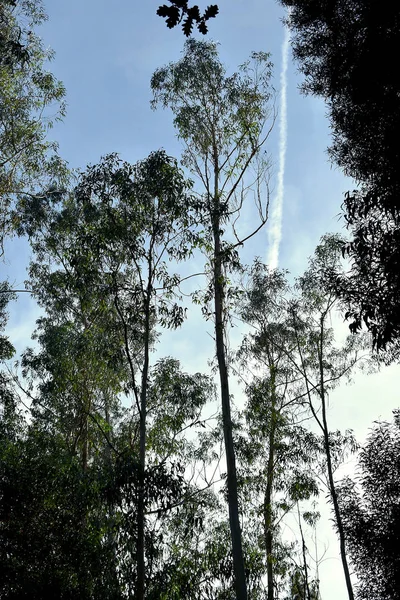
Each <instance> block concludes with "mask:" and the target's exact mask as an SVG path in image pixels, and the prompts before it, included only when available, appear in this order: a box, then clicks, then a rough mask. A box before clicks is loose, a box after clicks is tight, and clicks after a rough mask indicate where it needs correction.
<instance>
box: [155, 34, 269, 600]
mask: <svg viewBox="0 0 400 600" xmlns="http://www.w3.org/2000/svg"><path fill="white" fill-rule="evenodd" d="M270 76H271V63H270V61H269V56H268V55H267V54H265V53H262V52H259V53H253V54H252V56H251V60H249V61H248V62H246V63H244V65H242V66H241V67H240V70H239V71H238V72H237V73H234V74H232V75H230V76H229V75H227V73H226V70H225V68H224V66H223V64H222V63H221V61H220V60H219V57H218V50H217V45H216V44H215V43H213V42H200V41H196V40H194V39H190V40H188V41H187V42H186V44H185V49H184V53H183V57H182V58H181V59H180V60H179V61H178V62H176V63H171V64H169V65H167V66H165V67H162V68H160V69H158V70H157V71H156V72H155V73H154V74H153V77H152V80H151V87H152V90H153V94H154V97H153V107H156V106H157V105H162V106H163V107H165V108H166V107H169V108H171V110H172V112H173V114H174V124H175V127H176V129H177V132H178V136H179V137H180V139H181V140H182V141H183V144H184V152H183V160H182V162H183V165H184V166H185V167H186V168H188V169H189V170H190V172H191V173H193V174H194V175H195V176H196V177H197V179H198V183H199V192H198V194H197V202H196V203H195V206H196V208H197V218H198V222H199V227H201V228H202V230H203V232H204V233H203V240H202V242H201V248H202V250H203V251H204V253H205V254H206V256H207V261H208V262H207V271H208V273H209V284H208V287H207V290H206V292H205V293H204V294H203V297H202V298H203V301H204V303H205V304H204V307H203V312H204V313H205V315H206V316H207V317H208V318H212V319H213V320H214V332H215V343H216V355H217V361H218V370H219V377H220V386H221V407H222V422H223V431H224V440H225V454H226V463H227V487H228V505H229V521H230V531H231V539H232V550H233V565H234V572H235V581H236V595H237V598H238V599H239V600H242V599H244V598H246V597H247V591H246V576H245V565H244V560H243V550H242V541H241V531H240V520H239V505H238V491H237V476H236V461H235V451H234V444H233V436H232V417H231V399H230V391H229V375H228V361H227V350H226V342H227V340H226V335H227V319H228V316H229V302H230V296H231V294H232V292H233V288H232V286H230V284H229V280H228V276H229V273H230V272H232V271H234V270H235V269H237V268H240V261H239V255H238V251H237V249H238V247H241V246H242V245H243V244H244V242H245V241H246V239H248V238H249V237H251V235H253V234H254V233H255V231H252V232H251V233H249V234H247V235H243V237H240V236H239V235H238V233H237V229H236V228H235V224H236V223H237V220H238V219H239V216H240V212H241V210H242V209H243V208H244V205H245V204H246V205H247V202H245V200H246V197H247V194H246V192H247V191H249V189H250V188H251V189H252V192H253V193H254V197H255V199H256V206H257V209H258V212H259V216H260V222H259V224H258V226H256V230H259V229H261V227H262V226H263V225H264V223H265V222H266V219H267V206H266V204H267V203H268V197H267V191H266V188H265V187H264V188H263V185H264V184H265V183H266V179H267V176H268V164H267V162H266V161H265V158H264V154H263V152H262V147H263V145H264V143H265V142H266V140H267V138H268V135H269V132H270V130H271V127H272V124H273V115H271V106H270V104H271V96H272V88H271V86H270ZM267 124H268V125H267ZM252 170H253V172H252ZM263 194H265V197H264V196H263ZM247 210H248V207H247ZM226 229H228V230H229V235H225V230H226ZM211 302H212V303H213V308H212V309H211V308H210V307H209V304H210V303H211Z"/></svg>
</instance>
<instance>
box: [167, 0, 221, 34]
mask: <svg viewBox="0 0 400 600" xmlns="http://www.w3.org/2000/svg"><path fill="white" fill-rule="evenodd" d="M169 2H170V5H169V6H168V5H167V4H163V5H162V6H159V7H158V10H157V14H158V15H159V16H160V17H164V18H165V20H166V23H167V27H169V28H170V29H172V28H173V27H176V25H178V24H180V23H182V29H183V33H184V34H185V36H186V37H189V36H190V35H191V33H192V30H193V25H194V24H196V26H197V29H198V30H199V31H200V33H202V34H203V35H205V34H206V33H207V31H208V28H207V25H206V22H207V21H208V20H209V19H211V18H213V17H215V16H216V15H217V14H218V6H217V5H216V4H211V5H210V6H207V8H206V10H205V11H204V13H203V14H201V13H200V9H199V7H198V6H197V4H195V5H193V6H188V0H169Z"/></svg>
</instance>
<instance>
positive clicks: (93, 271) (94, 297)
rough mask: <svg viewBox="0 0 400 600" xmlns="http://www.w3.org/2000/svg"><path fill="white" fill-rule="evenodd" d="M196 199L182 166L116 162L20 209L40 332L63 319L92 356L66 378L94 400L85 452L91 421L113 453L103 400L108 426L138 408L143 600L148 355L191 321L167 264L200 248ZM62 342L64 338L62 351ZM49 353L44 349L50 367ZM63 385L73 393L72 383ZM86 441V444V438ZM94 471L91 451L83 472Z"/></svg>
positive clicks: (134, 437)
mask: <svg viewBox="0 0 400 600" xmlns="http://www.w3.org/2000/svg"><path fill="white" fill-rule="evenodd" d="M188 192H189V185H188V183H187V182H186V180H185V179H184V177H183V176H182V174H181V172H180V171H179V169H178V168H177V166H176V163H175V161H174V160H173V159H171V158H170V157H168V156H166V154H165V153H164V152H162V151H158V152H154V153H152V154H151V155H150V156H149V157H148V158H147V159H145V160H144V161H141V162H139V163H137V164H136V165H130V164H128V163H126V162H123V161H121V160H119V158H118V157H117V156H116V155H109V156H107V157H105V158H104V159H103V160H102V161H101V162H100V163H99V164H98V165H95V166H93V167H90V168H88V169H87V171H86V173H84V174H83V175H82V176H81V178H80V180H79V182H78V185H77V186H76V188H75V189H74V190H73V191H72V193H70V194H66V196H65V198H64V199H63V201H62V203H61V205H58V204H54V197H53V196H52V195H51V194H50V195H48V196H47V197H46V196H44V197H43V198H42V197H34V198H32V199H28V198H25V199H24V201H23V202H21V203H20V207H19V208H20V210H23V211H24V213H23V219H24V221H23V229H24V231H26V232H27V233H28V235H30V238H31V243H32V245H33V248H34V250H35V252H36V256H37V262H36V263H34V264H32V266H31V287H32V289H33V291H34V293H35V294H36V295H37V297H38V300H39V303H40V304H42V306H44V307H45V308H46V311H47V313H48V317H46V318H45V320H44V321H42V322H41V326H42V328H43V327H44V329H45V330H46V332H47V333H48V332H49V331H51V329H52V327H53V323H52V322H51V320H52V319H55V321H57V319H58V320H59V322H60V326H61V329H62V330H63V331H65V329H66V330H67V335H68V334H69V331H70V330H71V329H72V330H74V331H75V333H76V336H77V337H76V339H77V344H78V348H80V349H82V348H83V349H84V351H83V353H82V354H81V360H80V361H79V362H78V360H77V354H76V353H75V354H73V356H72V359H71V360H69V362H68V365H67V369H68V370H69V374H70V385H72V388H71V389H72V393H73V395H75V397H76V392H77V388H78V395H79V394H82V393H83V392H85V390H86V392H87V394H86V396H85V400H84V401H81V406H82V411H80V419H81V421H82V424H83V425H82V426H83V432H84V434H83V439H84V440H86V441H85V448H86V446H87V439H88V437H87V428H88V423H89V421H92V422H93V423H92V428H93V427H94V428H96V427H97V428H98V429H99V430H100V432H101V433H102V434H103V436H104V437H105V438H106V441H107V444H108V447H112V444H111V440H110V438H109V436H107V435H106V432H107V431H108V430H109V429H110V423H107V422H105V427H102V426H101V425H102V423H101V420H100V419H99V415H98V410H97V409H96V407H95V405H94V404H93V402H95V401H96V400H97V402H98V401H99V399H101V398H102V399H103V403H104V413H103V420H104V419H105V421H107V410H109V409H108V405H109V402H110V398H112V397H114V398H115V397H116V396H118V395H120V394H121V392H124V391H125V392H128V393H130V394H132V396H133V399H134V407H133V408H132V427H131V433H130V441H129V444H130V445H131V446H132V447H134V448H135V449H136V448H138V460H137V466H138V481H137V484H138V493H137V498H136V504H137V506H136V508H137V510H136V523H137V536H136V563H137V576H136V589H135V597H136V598H142V597H143V596H144V589H145V495H146V489H145V488H146V477H147V475H148V473H146V433H147V416H148V406H147V405H148V393H149V382H150V367H151V365H150V351H151V349H152V347H153V346H154V344H155V341H156V339H157V336H158V333H157V331H156V328H157V326H159V325H161V326H164V327H171V328H175V327H178V326H179V325H180V323H181V322H182V321H183V319H184V316H185V315H184V310H183V308H182V307H181V306H180V304H179V301H178V299H177V298H176V294H175V290H176V287H177V285H178V283H179V276H178V275H174V274H171V273H170V271H169V268H168V265H167V262H168V261H170V260H173V259H174V260H177V261H179V260H182V259H184V258H185V257H187V256H188V255H189V254H190V252H191V250H192V244H193V243H194V242H195V239H196V235H195V234H194V233H193V232H192V231H191V224H192V223H191V211H190V206H189V193H188ZM40 339H41V341H44V338H43V336H42V337H41V338H40ZM60 342H62V332H61V336H60V331H58V332H57V336H56V344H58V345H60ZM48 351H49V345H48V343H47V342H46V348H45V349H44V352H43V355H44V356H43V358H44V359H45V360H46V359H47V357H48ZM60 359H61V360H60ZM35 360H36V359H35V358H34V357H31V356H30V355H26V356H25V365H28V364H29V365H30V367H32V366H33V367H34V368H36V366H35ZM66 360H67V361H68V356H64V357H62V356H60V355H59V356H58V359H57V360H56V361H55V362H54V365H53V367H54V368H55V369H56V370H57V369H58V370H59V369H60V368H61V367H62V366H63V364H64V363H65V361H66ZM46 368H47V367H46ZM76 369H78V371H79V374H78V380H76V376H75V370H76ZM37 372H38V369H37V368H36V373H37ZM82 377H83V378H84V380H85V381H87V378H88V377H89V382H88V384H87V385H84V386H83V385H82V381H80V379H81V378H82ZM60 379H61V381H62V384H63V385H65V381H66V378H65V374H64V373H61V375H60ZM52 381H54V375H53V379H52ZM77 381H80V383H79V384H78V385H77ZM86 392H85V393H86ZM98 392H100V394H99V393H98ZM56 397H57V398H59V394H57V395H56ZM64 406H65V404H64ZM117 406H118V403H117ZM67 413H68V414H70V411H68V406H67ZM137 419H138V421H137ZM78 436H79V438H81V437H82V435H81V432H80V430H79V431H78ZM87 461H88V458H87V451H86V450H84V455H83V462H84V464H85V465H87Z"/></svg>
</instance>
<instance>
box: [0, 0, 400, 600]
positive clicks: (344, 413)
mask: <svg viewBox="0 0 400 600" xmlns="http://www.w3.org/2000/svg"><path fill="white" fill-rule="evenodd" d="M158 4H159V2H157V0H142V1H140V2H139V1H138V0H114V2H110V0H107V1H106V0H84V1H82V0H69V1H68V2H62V1H60V0H58V1H57V0H51V1H50V0H46V1H45V6H46V9H47V12H48V15H49V20H48V21H47V23H45V25H44V26H42V28H41V36H42V38H43V40H44V43H45V45H46V46H47V45H48V46H51V47H52V48H53V49H54V50H55V52H56V56H55V59H54V61H53V63H52V65H51V67H50V68H51V71H52V72H53V73H54V74H55V75H56V76H57V77H58V78H59V79H61V80H62V81H63V82H64V84H65V86H66V89H67V117H66V118H65V120H64V122H63V123H60V124H56V126H55V127H54V128H53V130H52V131H51V137H52V138H53V139H56V140H57V141H58V142H59V145H60V154H61V156H62V157H63V158H65V159H66V160H67V161H68V162H69V164H70V166H71V167H73V168H76V169H79V170H83V169H84V168H85V166H86V165H87V164H95V163H96V162H97V161H98V160H99V158H100V157H101V156H102V155H104V154H107V153H109V152H118V153H119V154H120V155H121V157H122V158H123V159H124V160H128V161H131V162H136V161H137V160H139V159H142V158H145V157H146V156H147V155H148V154H149V152H151V151H152V150H157V149H159V148H164V149H165V150H166V151H167V153H168V154H170V155H172V156H176V157H177V158H179V156H180V153H181V145H180V142H179V141H178V140H177V139H176V136H175V132H174V129H173V125H172V116H171V114H170V113H169V112H168V111H162V110H158V111H156V112H154V111H152V110H151V108H150V99H151V92H150V77H151V75H152V73H153V72H154V70H155V69H157V68H158V67H160V66H163V65H164V64H165V63H167V62H171V61H176V60H177V59H179V56H180V53H181V51H182V48H183V43H184V36H183V34H182V32H181V31H180V30H179V29H174V30H169V29H167V27H166V26H165V23H164V21H163V19H161V18H159V17H158V16H156V9H157V6H158ZM203 4H204V3H203ZM200 5H201V6H202V4H201V2H200ZM219 7H220V14H219V15H218V16H217V18H216V19H213V20H211V21H209V35H208V36H207V37H208V38H209V39H213V40H215V41H218V42H219V43H220V56H221V59H222V61H223V62H224V63H225V64H226V66H227V68H228V71H229V70H231V71H233V70H235V69H236V67H237V66H238V65H239V64H241V63H243V62H244V61H245V60H246V58H247V57H248V56H249V55H250V53H251V51H253V50H255V51H265V52H270V53H271V59H272V62H273V63H274V79H273V85H274V87H275V89H276V106H277V108H278V118H277V122H276V125H275V128H274V131H273V133H272V135H271V138H270V140H269V141H268V146H267V150H268V153H269V154H270V156H271V162H272V180H271V189H272V192H271V207H270V215H271V218H270V223H269V228H268V229H267V230H264V231H262V232H261V233H260V234H258V236H257V239H256V240H255V241H254V243H253V245H250V248H249V250H248V251H247V255H246V260H248V261H250V260H251V259H252V255H254V254H257V255H258V256H261V257H262V258H264V260H268V262H269V263H270V264H271V265H273V266H279V267H282V268H285V269H288V270H289V271H290V272H291V273H292V274H293V275H298V274H300V273H301V272H302V270H304V268H305V267H306V265H307V258H308V257H309V256H310V255H311V254H312V253H313V250H314V248H315V246H316V244H317V243H318V241H319V238H320V237H321V236H322V235H323V234H325V233H327V232H334V231H343V221H342V220H340V219H339V218H338V214H339V211H340V204H341V202H342V199H343V194H344V192H345V191H347V190H348V189H352V186H353V184H352V182H351V181H349V180H346V179H345V178H344V177H343V175H342V174H341V172H340V171H339V170H338V169H336V168H334V167H332V166H331V165H330V164H329V161H328V157H327V154H326V149H327V147H328V145H329V139H330V138H329V136H330V132H329V122H328V119H327V118H326V108H325V106H324V103H323V102H322V101H321V100H318V99H315V98H311V97H305V96H303V95H301V94H300V92H299V84H300V83H301V75H300V74H299V73H298V72H297V67H296V65H295V64H294V63H293V60H292V57H291V52H290V43H289V36H288V32H286V31H285V29H284V27H283V24H282V17H283V16H284V12H283V9H282V7H280V5H279V4H278V3H277V2H276V1H275V0H229V1H228V0H220V1H219ZM197 37H201V36H200V35H199V34H197ZM28 261H29V248H28V247H27V245H26V243H24V242H23V241H21V240H19V241H18V240H14V241H12V242H9V243H8V244H7V247H6V257H5V263H4V265H3V270H4V274H5V275H9V276H10V281H11V283H14V284H15V285H18V286H21V285H22V284H23V281H24V279H25V277H26V275H25V269H26V265H27V263H28ZM38 314H39V312H38V309H37V307H36V306H35V304H34V303H33V302H32V301H31V300H30V299H29V296H28V295H26V294H25V295H21V297H20V299H19V300H18V302H17V303H15V304H14V305H12V306H11V308H10V328H9V335H10V338H11V341H12V342H13V343H14V345H16V346H17V349H18V350H22V349H23V348H24V347H25V346H26V345H28V344H29V343H30V340H29V337H30V334H31V332H32V330H33V327H34V321H35V319H36V318H37V316H38ZM338 328H339V330H340V334H341V335H343V334H344V333H345V332H346V325H344V324H343V323H341V322H340V320H339V321H338ZM234 333H235V334H236V335H237V333H238V332H234ZM233 339H236V338H235V335H233ZM212 343H213V342H212V337H211V325H210V324H209V326H208V329H207V328H205V327H204V324H203V322H202V321H201V318H200V315H199V314H196V313H193V318H192V319H191V320H190V323H189V322H187V323H186V324H185V325H184V327H183V329H182V334H181V335H180V336H168V335H166V336H164V338H163V342H162V350H163V351H164V354H171V355H174V356H177V357H178V358H180V359H181V360H182V365H183V367H184V368H185V369H187V370H192V371H194V370H198V369H199V368H202V366H203V365H206V364H207V359H208V358H209V357H210V352H211V355H212V353H213V348H212ZM398 377H399V369H398V367H395V366H392V367H390V368H386V369H383V370H382V371H381V372H380V373H378V374H375V375H373V376H366V375H357V376H356V377H355V382H354V384H353V385H352V386H346V387H341V388H340V390H338V391H336V392H335V393H334V394H333V395H332V398H331V406H330V410H329V415H330V419H331V425H332V429H335V428H341V429H346V428H353V429H354V430H355V433H356V435H357V437H358V439H359V440H360V441H363V440H364V439H365V436H366V434H367V431H368V428H369V427H370V426H371V425H372V423H373V421H375V420H377V419H386V420H390V419H391V411H392V409H394V408H396V407H398V406H399V401H398V392H397V389H398V384H397V382H398ZM321 531H322V530H321ZM325 535H326V539H327V540H328V543H329V551H328V556H330V557H331V558H330V559H329V560H326V561H325V562H324V563H323V565H322V567H321V580H322V598H323V600H340V599H341V598H345V597H346V592H345V587H344V583H343V576H342V573H341V571H340V565H339V560H338V555H337V544H336V541H335V539H334V537H332V536H330V537H329V534H328V533H326V534H325V530H323V531H322V533H321V537H323V538H324V539H325V537H324V536H325ZM323 543H324V542H323Z"/></svg>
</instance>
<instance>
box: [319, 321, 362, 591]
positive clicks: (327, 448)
mask: <svg viewBox="0 0 400 600" xmlns="http://www.w3.org/2000/svg"><path fill="white" fill-rule="evenodd" d="M323 336H324V321H323V319H321V337H320V348H319V349H318V360H319V370H320V380H321V406H322V424H323V436H324V446H325V453H326V463H327V470H328V481H329V490H330V494H331V498H332V503H333V509H334V512H335V519H336V524H337V528H338V532H339V542H340V556H341V559H342V565H343V572H344V577H345V580H346V587H347V593H348V596H349V600H354V593H353V585H352V583H351V578H350V570H349V565H348V563H347V555H346V538H345V533H344V528H343V522H342V516H341V514H340V508H339V502H338V497H337V493H336V486H335V481H334V478H333V467H332V457H331V449H330V445H329V429H328V422H327V417H326V394H325V380H324V367H323V360H322V357H323V348H322V344H323Z"/></svg>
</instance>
